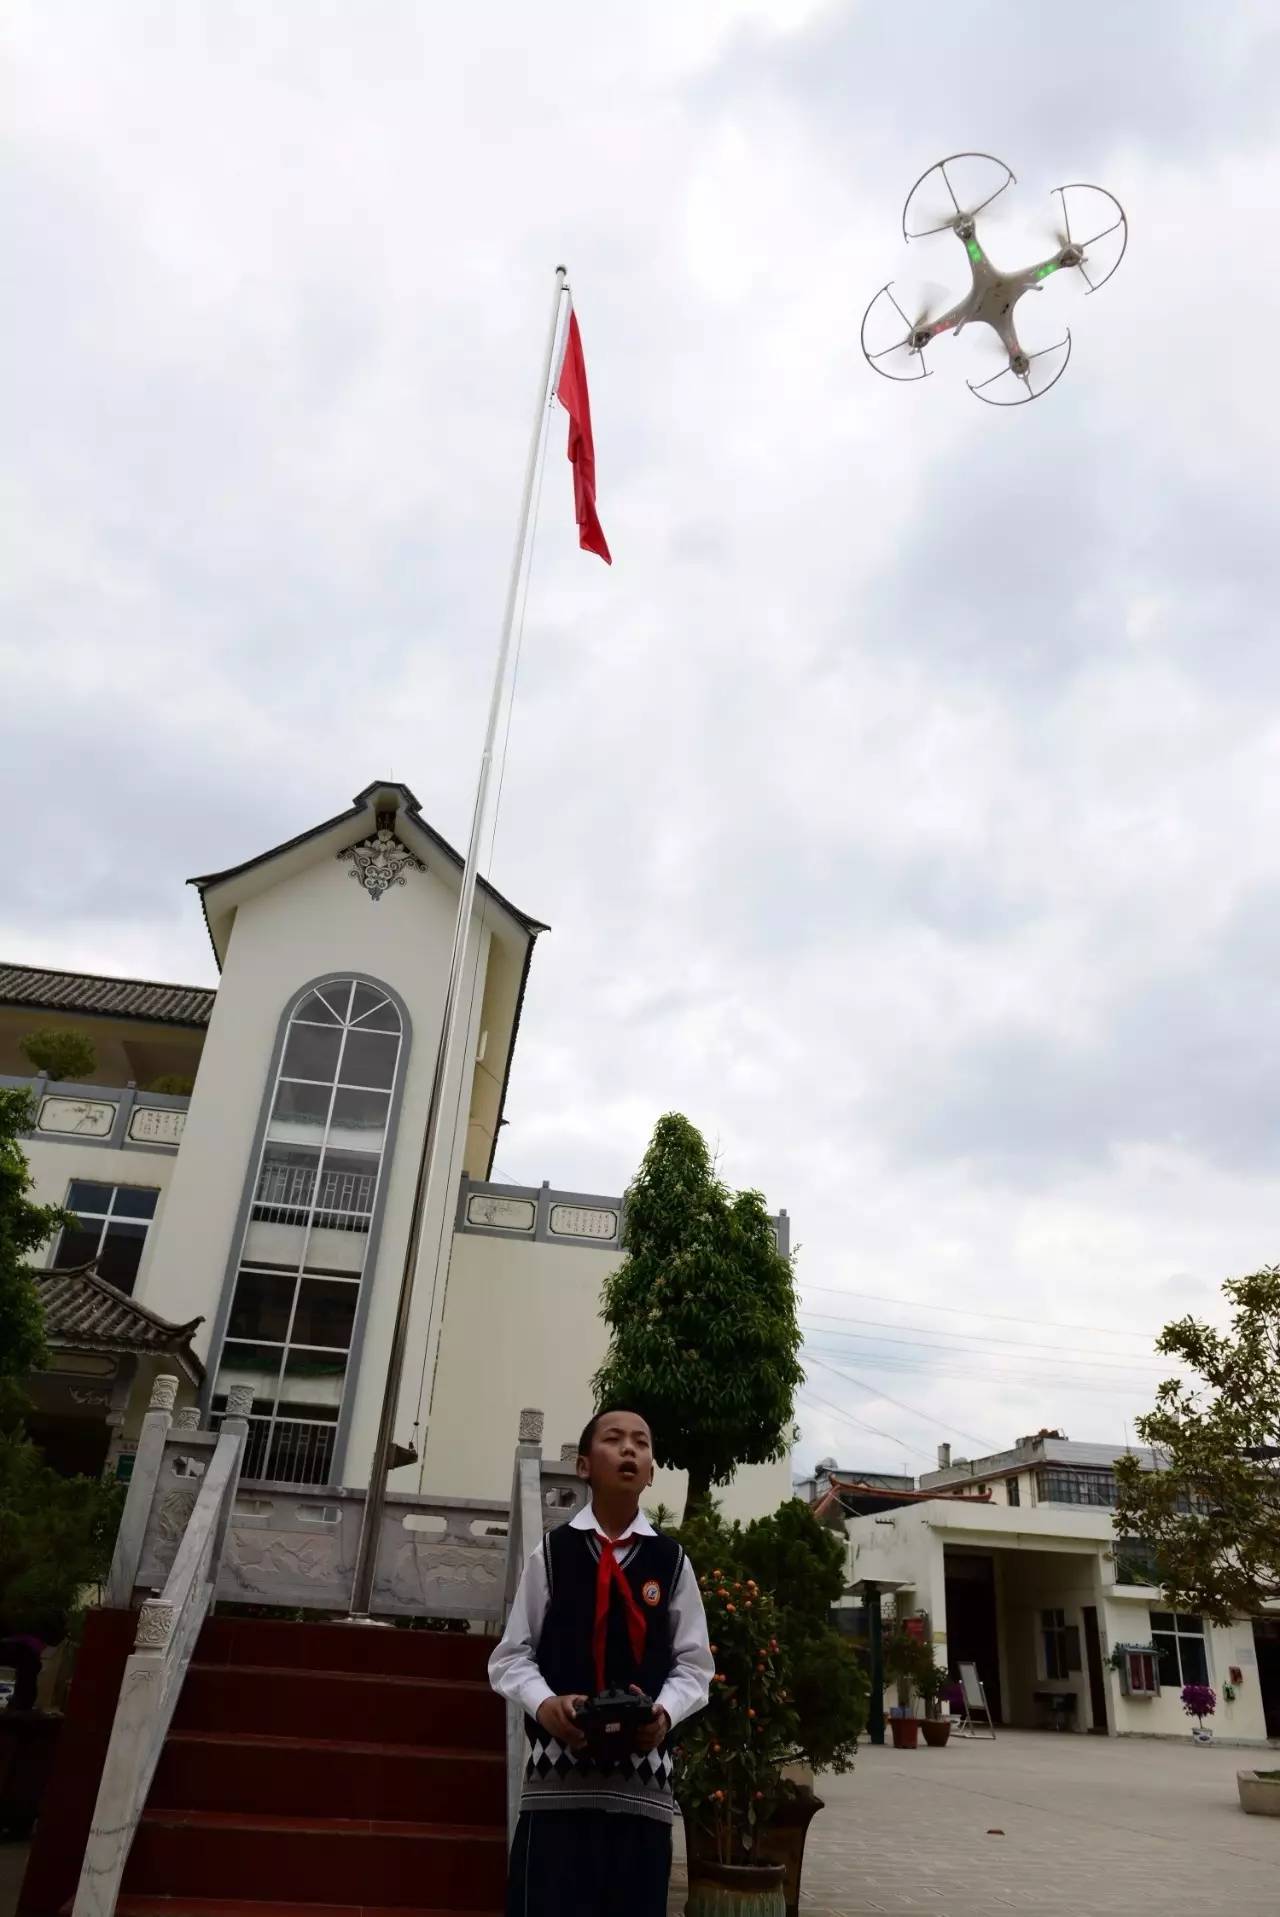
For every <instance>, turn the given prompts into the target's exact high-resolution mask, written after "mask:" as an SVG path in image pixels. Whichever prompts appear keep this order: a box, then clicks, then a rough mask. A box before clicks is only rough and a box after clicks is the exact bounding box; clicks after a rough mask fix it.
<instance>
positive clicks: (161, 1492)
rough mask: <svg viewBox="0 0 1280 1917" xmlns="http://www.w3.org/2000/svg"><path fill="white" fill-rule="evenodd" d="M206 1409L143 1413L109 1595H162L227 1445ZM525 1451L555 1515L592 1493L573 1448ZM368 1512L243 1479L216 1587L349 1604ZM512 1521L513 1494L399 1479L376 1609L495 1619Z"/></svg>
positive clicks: (320, 1606) (318, 1608)
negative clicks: (209, 1424)
mask: <svg viewBox="0 0 1280 1917" xmlns="http://www.w3.org/2000/svg"><path fill="white" fill-rule="evenodd" d="M198 1415H199V1414H198V1412H197V1411H196V1410H195V1408H194V1407H191V1408H189V1409H187V1410H185V1411H180V1412H179V1413H178V1416H177V1418H176V1419H171V1418H170V1415H169V1412H168V1410H167V1408H166V1407H160V1408H154V1407H153V1409H152V1411H150V1412H148V1414H147V1417H146V1419H145V1420H144V1422H143V1430H142V1435H141V1438H140V1440H139V1444H138V1452H137V1456H136V1458H135V1460H134V1466H133V1475H132V1478H131V1479H130V1483H129V1491H128V1496H127V1500H126V1504H125V1510H124V1516H123V1518H122V1520H121V1525H120V1533H119V1537H118V1540H117V1544H116V1552H115V1558H114V1561H113V1564H112V1569H111V1576H110V1581H109V1584H108V1595H107V1602H108V1603H109V1604H111V1605H114V1606H117V1607H122V1606H127V1605H129V1604H132V1603H136V1602H137V1601H139V1600H140V1599H143V1598H146V1597H148V1596H150V1595H153V1594H154V1593H155V1592H156V1591H157V1590H159V1589H160V1587H161V1586H162V1585H163V1584H164V1582H165V1579H166V1578H167V1577H168V1576H169V1574H170V1571H171V1569H172V1566H173V1563H174V1560H175V1558H176V1556H177V1553H178V1551H179V1549H180V1547H181V1544H182V1541H183V1539H184V1537H185V1535H186V1532H187V1529H188V1526H189V1524H190V1522H191V1517H192V1513H193V1511H194V1509H195V1506H196V1502H197V1498H198V1496H199V1494H200V1490H201V1485H202V1483H203V1480H204V1478H205V1476H206V1474H207V1472H208V1469H209V1465H210V1460H211V1459H212V1457H213V1455H214V1453H215V1450H216V1446H217V1437H216V1435H215V1434H214V1433H213V1432H211V1431H201V1430H198V1429H196V1428H195V1423H196V1420H197V1418H198ZM531 1415H539V1416H540V1414H530V1413H527V1412H526V1413H524V1414H522V1419H521V1430H522V1432H523V1431H525V1430H526V1429H532V1426H531V1424H530V1423H529V1420H530V1417H531ZM539 1428H540V1427H539ZM519 1456H520V1457H521V1458H524V1459H526V1460H528V1459H530V1458H536V1459H537V1460H538V1463H539V1486H538V1495H539V1509H540V1510H541V1511H542V1512H544V1513H545V1522H546V1524H554V1523H557V1522H559V1521H561V1520H562V1519H563V1518H565V1517H570V1516H572V1514H573V1512H574V1511H575V1510H577V1509H578V1507H579V1505H580V1504H581V1502H582V1492H581V1487H580V1486H579V1484H578V1481H577V1478H576V1475H575V1472H574V1468H573V1463H572V1461H571V1460H568V1459H561V1460H560V1461H559V1462H558V1463H550V1462H546V1463H543V1462H541V1459H540V1451H539V1452H534V1451H532V1450H529V1449H528V1441H527V1440H523V1439H522V1443H521V1450H520V1453H519ZM363 1516H364V1492H363V1491H347V1490H337V1489H333V1488H331V1487H328V1486H326V1487H324V1488H321V1489H315V1488H312V1487H310V1486H307V1485H294V1484H247V1483H246V1484H242V1485H241V1486H240V1487H239V1489H238V1491H237V1493H236V1496H235V1498H234V1500H233V1502H232V1504H231V1506H230V1508H229V1510H228V1512H227V1516H226V1525H225V1534H226V1535H225V1546H224V1548H223V1549H222V1551H221V1552H220V1555H219V1560H218V1564H217V1583H216V1596H217V1598H218V1599H219V1600H220V1601H221V1602H223V1603H237V1604H270V1605H275V1606H280V1607H281V1608H284V1609H288V1610H301V1611H315V1612H318V1613H322V1614H323V1613H330V1614H332V1613H334V1612H337V1613H339V1614H345V1612H346V1610H347V1607H348V1605H349V1603H350V1601H351V1587H352V1579H353V1577H354V1573H355V1562H356V1553H357V1551H358V1548H359V1543H360V1525H361V1521H362V1519H363ZM508 1533H509V1525H508V1507H507V1505H506V1504H503V1503H499V1502H497V1501H495V1500H491V1499H484V1498H445V1497H430V1496H426V1495H421V1494H415V1493H409V1492H395V1491H393V1492H391V1493H389V1494H388V1497H387V1503H386V1508H385V1511H384V1513H383V1519H382V1537H381V1540H380V1543H379V1547H378V1572H377V1578H376V1581H375V1584H374V1590H373V1603H372V1606H371V1609H372V1611H373V1612H374V1614H375V1615H376V1616H379V1617H438V1618H459V1619H467V1620H468V1621H470V1622H471V1623H472V1624H473V1625H476V1626H479V1627H480V1628H481V1629H482V1630H490V1631H496V1630H498V1629H499V1628H500V1627H501V1625H502V1622H503V1619H504V1617H505V1607H506V1604H507V1603H508V1602H509V1595H508V1593H507V1590H506V1583H507V1580H508V1578H509V1576H510V1558H511V1550H512V1547H511V1544H510V1540H509V1535H508ZM538 1536H541V1532H540V1531H539V1532H538ZM534 1543H536V1538H535V1540H534ZM534 1543H531V1544H530V1545H529V1547H528V1551H531V1550H532V1549H533V1548H534ZM528 1551H525V1552H524V1553H523V1555H522V1556H520V1557H519V1559H518V1562H519V1563H520V1564H521V1565H523V1563H524V1558H525V1557H527V1556H528ZM512 1588H513V1589H514V1587H512Z"/></svg>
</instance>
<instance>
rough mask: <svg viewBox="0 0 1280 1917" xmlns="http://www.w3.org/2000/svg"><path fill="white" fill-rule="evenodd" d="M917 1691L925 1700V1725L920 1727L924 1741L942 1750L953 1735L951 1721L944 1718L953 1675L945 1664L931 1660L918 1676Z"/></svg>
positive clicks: (935, 1748)
mask: <svg viewBox="0 0 1280 1917" xmlns="http://www.w3.org/2000/svg"><path fill="white" fill-rule="evenodd" d="M915 1682H916V1689H917V1691H919V1693H920V1696H921V1697H922V1698H923V1699H924V1723H923V1724H922V1725H921V1726H920V1728H921V1730H922V1731H923V1733H924V1741H925V1743H926V1744H928V1745H930V1746H931V1747H932V1748H933V1749H934V1750H940V1749H941V1748H942V1746H943V1745H944V1744H945V1743H946V1741H947V1739H948V1738H949V1737H950V1735H951V1719H950V1718H949V1717H943V1715H942V1711H941V1705H942V1699H943V1696H944V1695H945V1693H946V1692H947V1691H948V1690H949V1689H950V1686H951V1673H950V1672H949V1671H948V1669H947V1667H946V1665H945V1664H935V1663H933V1662H932V1660H930V1662H929V1664H928V1665H927V1666H923V1667H922V1668H921V1670H920V1671H919V1672H918V1673H917V1676H916V1681H915Z"/></svg>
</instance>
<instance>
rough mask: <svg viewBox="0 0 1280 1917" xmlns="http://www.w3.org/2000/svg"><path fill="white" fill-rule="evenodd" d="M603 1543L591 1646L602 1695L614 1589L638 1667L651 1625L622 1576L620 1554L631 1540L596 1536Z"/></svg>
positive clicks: (601, 1535)
mask: <svg viewBox="0 0 1280 1917" xmlns="http://www.w3.org/2000/svg"><path fill="white" fill-rule="evenodd" d="M596 1537H597V1538H598V1539H599V1541H600V1563H599V1565H598V1566H597V1567H596V1621H595V1630H594V1632H593V1634H592V1645H593V1648H594V1650H595V1659H596V1689H597V1690H598V1691H603V1690H604V1688H605V1684H606V1679H605V1670H604V1660H605V1644H606V1642H607V1640H608V1635H609V1599H610V1597H611V1596H612V1587H613V1586H614V1585H616V1586H617V1588H618V1590H619V1591H620V1592H621V1593H622V1603H623V1607H624V1609H625V1611H626V1615H627V1636H628V1637H629V1638H630V1640H631V1655H632V1657H634V1659H635V1661H636V1663H637V1664H639V1663H640V1660H641V1659H642V1658H643V1656H644V1646H645V1638H646V1637H647V1635H648V1630H649V1625H648V1620H647V1619H646V1617H645V1614H644V1612H643V1611H642V1610H641V1609H640V1606H639V1605H638V1604H637V1603H636V1599H635V1593H634V1591H633V1590H632V1589H631V1586H630V1585H629V1584H628V1583H627V1580H626V1578H625V1577H624V1576H623V1574H622V1566H621V1565H620V1564H619V1563H618V1559H617V1555H616V1553H617V1550H618V1547H619V1546H620V1545H624V1544H630V1543H631V1542H632V1539H631V1538H629V1537H628V1538H616V1539H615V1538H607V1537H605V1536H604V1534H603V1533H602V1532H600V1531H597V1532H596Z"/></svg>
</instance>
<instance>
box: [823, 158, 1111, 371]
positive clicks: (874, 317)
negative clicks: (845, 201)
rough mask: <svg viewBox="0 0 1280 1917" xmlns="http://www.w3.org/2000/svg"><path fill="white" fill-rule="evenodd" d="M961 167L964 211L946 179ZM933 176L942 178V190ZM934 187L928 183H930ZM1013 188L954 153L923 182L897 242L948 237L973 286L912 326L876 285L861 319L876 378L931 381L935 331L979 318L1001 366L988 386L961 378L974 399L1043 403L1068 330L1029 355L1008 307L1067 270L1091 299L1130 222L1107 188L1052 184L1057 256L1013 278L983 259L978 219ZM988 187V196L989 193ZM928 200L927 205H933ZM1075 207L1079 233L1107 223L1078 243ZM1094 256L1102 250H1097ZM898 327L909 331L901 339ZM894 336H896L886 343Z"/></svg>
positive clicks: (1006, 176)
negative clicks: (959, 248)
mask: <svg viewBox="0 0 1280 1917" xmlns="http://www.w3.org/2000/svg"><path fill="white" fill-rule="evenodd" d="M960 162H965V163H967V164H966V166H965V167H964V169H963V172H964V175H965V181H964V187H963V188H962V190H965V191H966V196H967V202H968V203H967V204H964V205H962V204H961V200H960V198H959V197H957V193H956V190H955V187H954V185H953V182H952V178H951V175H950V174H949V173H948V172H947V168H948V167H952V168H959V163H960ZM992 167H994V168H995V169H996V171H997V173H998V174H1000V175H1002V176H1003V177H1002V178H1000V180H999V184H998V185H996V184H993V182H994V180H995V175H994V174H991V173H990V172H989V171H986V169H989V168H992ZM983 172H985V178H984V179H982V180H981V184H980V185H979V186H978V190H977V191H974V190H973V185H974V179H975V175H976V174H981V173H983ZM935 176H940V184H939V181H938V179H936V178H935ZM930 182H931V183H932V184H931V185H930V184H927V183H930ZM1014 185H1016V180H1015V177H1014V174H1013V172H1012V169H1011V168H1009V167H1007V166H1006V165H1005V163H1004V161H1003V160H997V159H996V158H995V157H994V155H992V154H990V153H951V154H948V156H947V158H946V159H945V160H938V161H937V162H936V163H935V164H934V165H933V166H931V167H930V168H929V169H928V171H927V172H925V173H922V174H921V175H920V178H919V179H918V180H917V181H916V183H915V185H914V186H913V187H912V189H911V191H910V193H908V195H907V203H906V205H905V206H904V207H903V209H902V237H903V239H904V240H923V239H928V238H930V237H932V236H933V235H934V234H937V233H954V234H955V236H956V238H957V239H958V240H959V241H960V242H961V243H962V245H963V246H964V249H965V252H966V253H967V254H968V256H969V270H970V273H971V275H972V283H971V285H970V287H969V291H968V292H967V293H966V294H965V295H964V297H963V299H960V300H957V301H956V303H955V304H954V305H953V306H950V307H948V308H947V309H946V310H945V311H943V312H937V313H935V312H931V311H930V310H928V307H927V306H926V309H925V310H924V311H923V312H920V313H918V314H917V316H916V318H915V319H911V318H909V317H908V315H907V314H906V313H905V312H904V311H903V309H902V307H901V306H900V305H899V303H898V301H897V300H896V299H895V298H894V295H893V282H892V280H891V281H890V282H889V284H888V285H887V286H882V287H881V289H880V291H879V292H878V293H877V294H876V296H875V298H874V299H873V300H872V302H871V304H870V305H869V306H868V308H867V310H866V312H865V313H864V314H863V316H862V336H861V337H862V350H863V353H864V354H865V356H866V359H867V362H868V364H869V365H870V366H872V367H873V368H874V369H875V371H876V372H877V373H881V374H883V375H884V377H885V378H886V379H897V380H914V379H927V378H928V376H929V368H928V367H927V366H926V365H925V362H924V354H925V348H926V347H927V346H929V345H930V344H931V342H932V341H933V340H935V339H937V337H938V335H939V334H940V333H959V332H961V331H962V330H963V328H964V327H966V326H968V325H969V324H970V322H971V321H977V322H981V323H982V324H983V325H984V326H989V327H990V328H991V329H992V331H993V332H994V333H995V335H996V338H997V340H998V341H999V344H1000V349H1001V354H1002V357H1004V358H1005V360H1006V364H1005V365H1003V366H1002V367H1001V368H1000V370H999V372H996V373H992V374H991V376H990V378H988V379H983V380H979V381H978V382H977V383H976V384H975V383H974V381H973V380H969V381H967V384H968V387H969V390H970V392H972V393H976V394H977V396H978V398H979V399H981V400H984V401H986V403H987V404H988V405H990V406H1025V405H1026V404H1027V402H1028V401H1029V400H1033V399H1042V398H1043V397H1044V395H1045V394H1046V393H1047V392H1048V391H1049V388H1050V387H1051V386H1056V385H1057V383H1058V381H1059V380H1060V379H1061V378H1062V375H1063V374H1064V373H1065V372H1066V370H1067V361H1068V360H1069V359H1070V358H1071V330H1070V328H1069V327H1068V328H1067V329H1066V332H1065V336H1064V337H1063V338H1062V339H1060V340H1059V341H1058V342H1057V344H1056V345H1055V346H1045V347H1042V348H1041V349H1040V350H1039V351H1038V352H1027V351H1026V350H1025V349H1024V347H1023V345H1022V343H1021V341H1020V340H1019V338H1018V334H1017V330H1016V328H1015V326H1014V317H1013V316H1014V308H1015V307H1016V305H1017V304H1018V301H1019V300H1020V299H1021V298H1022V296H1023V294H1024V293H1030V292H1033V291H1034V292H1037V293H1039V292H1042V291H1043V290H1044V283H1045V281H1046V280H1047V279H1049V278H1050V277H1051V276H1052V275H1053V274H1055V273H1059V272H1062V271H1063V270H1064V269H1070V270H1074V271H1075V272H1078V273H1079V274H1080V276H1081V278H1082V279H1083V280H1084V281H1085V283H1086V287H1087V290H1088V291H1089V292H1090V293H1096V292H1097V291H1098V289H1099V288H1100V287H1102V286H1105V285H1106V283H1107V281H1108V280H1109V279H1110V278H1111V276H1112V274H1113V273H1114V272H1115V270H1116V268H1117V267H1118V266H1119V264H1120V261H1121V259H1122V258H1123V257H1124V250H1125V247H1126V246H1127V245H1128V241H1129V225H1128V221H1127V220H1126V218H1125V212H1124V208H1123V207H1122V206H1121V204H1120V202H1119V200H1117V199H1116V197H1115V195H1114V194H1113V193H1108V191H1107V190H1106V188H1105V187H1102V186H1089V185H1086V184H1085V183H1084V182H1083V181H1076V182H1075V183H1074V184H1073V185H1070V186H1059V187H1055V188H1054V192H1055V193H1056V194H1057V195H1058V198H1059V199H1060V200H1061V202H1062V206H1061V214H1062V219H1061V225H1060V226H1059V227H1058V228H1057V229H1056V230H1055V232H1054V235H1053V239H1054V243H1055V246H1054V251H1053V252H1052V253H1051V254H1050V255H1049V256H1048V258H1046V259H1042V260H1040V261H1038V262H1037V263H1036V264H1035V265H1034V266H1027V267H1023V268H1022V269H1021V271H1019V272H1016V273H1004V272H1001V270H1000V269H999V267H997V266H995V265H994V264H993V263H992V261H991V260H990V259H989V258H988V256H987V254H986V252H985V251H984V249H983V247H982V244H981V242H980V241H979V239H978V231H977V222H978V215H979V214H980V213H985V212H986V210H987V208H988V207H989V206H991V204H992V202H993V201H995V200H998V199H999V197H1000V195H1001V194H1002V193H1003V192H1004V191H1005V189H1006V188H1007V187H1010V186H1014ZM987 187H991V189H992V190H991V191H990V192H987V191H986V190H985V189H986V188H987ZM944 191H945V198H944V197H943V195H944ZM1090 194H1093V195H1096V196H1097V199H1095V200H1094V201H1089V200H1088V198H1087V197H1086V196H1088V195H1090ZM1069 196H1073V197H1069ZM931 197H932V199H933V205H932V207H930V205H929V201H930V198H931ZM1099 201H1102V202H1105V203H1106V204H1105V206H1104V207H1102V208H1099V210H1098V211H1097V212H1096V213H1094V214H1093V216H1092V217H1090V216H1089V210H1088V209H1089V208H1090V206H1095V207H1096V206H1098V202H1099ZM1073 204H1074V206H1075V209H1076V228H1077V231H1083V230H1085V229H1086V228H1088V227H1089V226H1092V225H1094V224H1097V223H1098V222H1099V221H1101V220H1106V221H1107V222H1109V224H1105V225H1102V226H1100V229H1099V231H1097V232H1096V233H1094V234H1093V236H1092V238H1090V239H1078V238H1076V237H1075V234H1074V233H1073V231H1072V220H1071V213H1072V206H1073ZM913 209H914V210H913ZM913 229H914V230H913ZM1095 249H1099V250H1098V251H1096V252H1095ZM903 327H905V328H906V332H905V334H904V333H903V331H902V328H903ZM868 328H870V333H871V339H870V342H869V338H868ZM890 334H891V335H892V337H889V335H890ZM877 339H885V340H886V344H884V345H882V346H879V347H878V348H877V347H876V346H875V345H874V342H875V340H877ZM1059 354H1061V355H1062V357H1061V359H1060V360H1059V359H1058V357H1057V355H1059ZM897 368H901V369H902V370H901V371H899V370H896V369H897ZM917 369H918V370H917ZM1002 380H1007V381H1009V382H1010V384H1009V386H1008V388H1007V389H1006V388H1002V389H1001V393H1000V394H997V393H995V392H991V391H988V388H991V387H997V386H999V384H1000V382H1001V381H1002ZM1005 390H1007V391H1008V392H1009V394H1010V397H1009V398H1007V399H1006V398H1004V397H1002V396H1001V395H1002V394H1003V392H1004V391H1005ZM1015 394H1016V397H1015Z"/></svg>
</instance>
